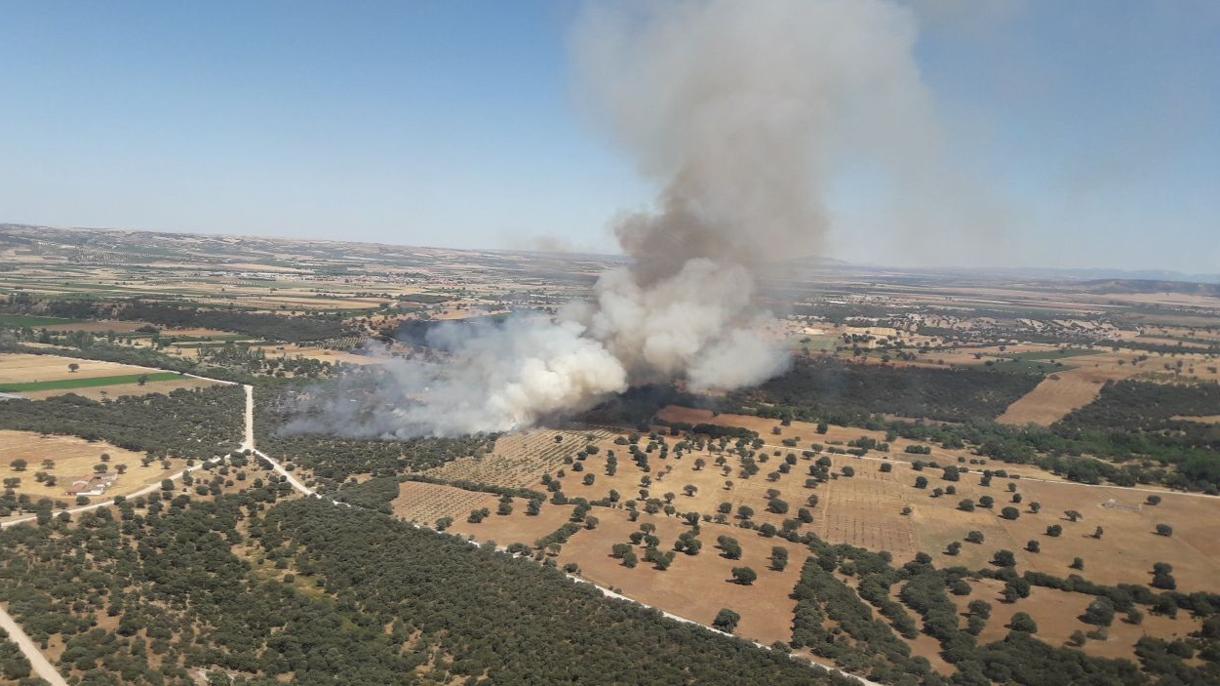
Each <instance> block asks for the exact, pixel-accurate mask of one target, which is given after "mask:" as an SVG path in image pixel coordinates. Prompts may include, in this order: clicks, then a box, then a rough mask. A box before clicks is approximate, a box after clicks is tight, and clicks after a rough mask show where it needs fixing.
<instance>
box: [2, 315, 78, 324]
mask: <svg viewBox="0 0 1220 686" xmlns="http://www.w3.org/2000/svg"><path fill="white" fill-rule="evenodd" d="M80 321H81V320H79V319H62V318H60V317H39V316H36V315H31V314H0V326H11V327H34V326H54V325H56V324H78V323H80Z"/></svg>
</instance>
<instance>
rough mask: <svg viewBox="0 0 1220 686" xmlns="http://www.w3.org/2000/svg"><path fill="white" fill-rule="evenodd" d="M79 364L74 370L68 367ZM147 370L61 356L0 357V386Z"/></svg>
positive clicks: (11, 354) (8, 354) (143, 372)
mask: <svg viewBox="0 0 1220 686" xmlns="http://www.w3.org/2000/svg"><path fill="white" fill-rule="evenodd" d="M72 364H75V365H78V368H77V370H76V371H72V370H71V369H69V367H68V365H72ZM148 371H149V370H148V369H146V368H144V367H137V366H134V365H129V364H120V363H118V362H102V361H99V360H85V359H80V358H76V357H64V356H61V355H29V354H25V353H3V354H0V383H37V382H44V381H61V380H64V379H93V378H99V377H105V376H122V375H129V374H145V373H147V372H148Z"/></svg>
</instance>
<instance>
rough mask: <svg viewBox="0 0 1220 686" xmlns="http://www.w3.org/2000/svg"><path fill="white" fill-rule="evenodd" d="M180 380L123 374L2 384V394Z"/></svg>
mask: <svg viewBox="0 0 1220 686" xmlns="http://www.w3.org/2000/svg"><path fill="white" fill-rule="evenodd" d="M177 378H180V375H179V374H178V373H177V372H154V373H151V374H121V375H118V376H98V377H93V378H91V379H58V380H56V381H31V382H29V383H9V384H0V392H2V393H21V392H25V391H62V390H69V389H73V388H95V387H97V386H115V385H118V384H131V383H138V382H139V381H140V379H144V380H145V381H171V380H173V379H177Z"/></svg>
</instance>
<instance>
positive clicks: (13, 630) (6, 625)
mask: <svg viewBox="0 0 1220 686" xmlns="http://www.w3.org/2000/svg"><path fill="white" fill-rule="evenodd" d="M0 628H3V629H4V630H5V631H6V632H8V637H9V640H11V641H12V642H13V643H15V644H17V647H18V648H20V649H21V653H22V654H23V655H25V659H27V660H29V661H30V666H32V667H33V668H34V673H35V674H37V675H38V676H40V677H42V678H43V679H44V680H45V681H47V683H49V684H51V686H68V682H67V681H65V680H64V678H63V677H62V676H60V675H59V672H58V671H56V669H55V665H52V664H51V663H50V662H49V661H48V660H47V658H46V657H44V656H43V654H42V652H41V651H39V650H38V646H37V645H35V644H34V641H33V639H31V638H30V637H29V636H28V635H27V634H26V633H25V630H24V629H22V628H21V625H20V624H18V623H17V622H15V621H13V618H12V617H11V616H10V615H9V613H8V611H7V610H5V609H4V608H3V607H0Z"/></svg>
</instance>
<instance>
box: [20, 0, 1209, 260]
mask: <svg viewBox="0 0 1220 686" xmlns="http://www.w3.org/2000/svg"><path fill="white" fill-rule="evenodd" d="M881 4H885V5H889V4H891V3H881ZM894 9H895V10H896V12H897V14H899V15H903V16H906V17H909V19H910V24H911V26H912V27H914V33H913V35H912V36H911V40H912V43H911V45H910V48H909V49H910V51H911V58H912V60H913V64H914V65H915V67H916V68H917V74H916V78H917V83H918V84H919V85H920V86H921V87H922V88H924V89H926V93H927V96H928V98H929V101H930V103H931V106H932V110H933V111H932V113H931V115H932V116H934V121H933V124H934V126H935V129H936V131H937V132H939V133H940V135H941V136H942V137H943V139H944V140H943V144H944V145H943V150H942V151H941V152H940V153H938V154H939V155H943V159H941V161H942V163H943V164H944V166H945V169H946V170H947V171H948V175H947V176H945V178H950V177H951V178H952V179H953V185H951V186H941V185H939V184H934V185H929V186H928V187H927V188H925V189H923V190H921V191H920V192H919V196H920V199H921V200H922V201H924V202H923V204H922V205H920V206H919V207H918V208H916V209H918V210H919V211H921V212H923V211H926V213H927V216H924V217H920V218H919V219H918V220H916V219H913V218H912V216H911V215H910V213H909V212H907V211H906V209H908V208H909V204H907V203H904V202H897V203H896V202H894V201H895V198H897V197H899V196H901V195H902V194H903V193H904V192H906V193H909V191H903V190H902V189H898V190H896V189H895V188H894V180H893V179H892V178H890V177H888V176H886V175H885V173H882V172H884V171H885V170H881V172H879V170H878V168H877V167H876V166H874V165H872V164H871V160H870V159H868V158H867V156H866V155H865V156H861V159H860V160H859V162H858V163H855V164H853V163H851V161H850V160H849V163H847V164H839V165H837V166H836V167H835V168H834V170H833V172H834V173H833V174H832V175H831V176H830V178H829V179H828V180H827V181H828V183H827V188H826V197H825V199H824V200H825V204H826V206H827V212H828V216H829V220H830V221H829V228H828V230H827V232H826V237H825V244H824V246H823V248H822V250H821V252H820V253H819V254H820V255H821V256H824V257H828V258H833V259H842V260H845V261H848V262H851V263H853V264H874V265H895V266H901V267H969V266H980V267H988V266H990V267H1000V266H1002V267H1012V268H1030V269H1036V268H1070V269H1121V270H1136V271H1159V270H1167V271H1176V272H1182V273H1209V272H1215V271H1216V267H1215V265H1217V264H1220V240H1217V234H1220V222H1218V221H1217V219H1216V217H1218V216H1220V196H1218V195H1217V194H1216V193H1215V192H1214V189H1215V187H1216V181H1217V180H1218V179H1220V131H1218V130H1217V127H1216V126H1215V124H1214V122H1215V121H1217V120H1220V117H1218V115H1220V94H1217V92H1216V91H1215V89H1214V88H1212V87H1211V83H1212V82H1214V79H1215V76H1216V74H1217V73H1220V46H1217V45H1216V44H1215V43H1214V41H1212V40H1211V39H1210V37H1211V36H1214V35H1215V32H1216V30H1217V29H1218V28H1220V6H1218V5H1215V4H1213V3H1207V2H1181V3H1172V4H1168V3H1155V4H1153V3H1136V2H1118V3H1113V2H1081V3H1073V4H1071V5H1062V4H1059V3H1050V2H1032V1H1030V2H1024V1H1021V0H992V1H989V2H978V3H964V2H953V1H952V0H918V1H912V2H905V3H897V4H895V7H894ZM580 14H581V9H580V7H579V6H577V5H573V4H568V3H560V2H533V3H525V4H517V5H512V6H502V5H498V4H478V3H474V4H467V5H449V4H446V5H397V4H388V3H387V4H377V3H374V4H372V5H369V6H368V7H366V8H365V11H363V12H361V13H359V15H357V14H355V13H350V14H349V13H346V12H344V11H342V10H341V9H337V8H335V7H333V6H329V5H326V4H315V3H293V4H277V3H265V4H260V5H256V6H245V5H238V4H225V3H221V4H215V5H208V6H175V7H168V6H160V5H152V4H144V3H117V4H111V5H107V6H104V7H103V6H96V7H91V6H81V5H76V4H71V3H45V4H38V5H14V6H12V7H11V8H10V9H9V11H8V13H7V15H8V16H7V17H6V22H5V24H4V25H3V26H0V39H2V40H0V59H2V62H0V63H3V64H4V65H5V66H4V67H3V68H0V88H3V89H4V92H5V93H6V95H7V96H8V100H9V101H10V102H11V103H17V106H10V107H8V108H5V110H4V111H3V112H0V126H3V130H4V131H5V132H6V134H7V135H5V136H3V137H0V155H2V156H3V157H4V159H5V160H6V161H7V162H8V164H6V165H4V167H3V171H0V215H3V218H4V220H5V221H12V222H14V223H23V224H32V225H48V226H65V227H66V226H79V227H113V228H118V229H127V230H147V231H167V232H174V231H177V232H189V233H203V234H230V235H258V236H266V237H289V238H309V239H329V240H357V241H365V242H381V243H392V244H399V245H419V246H436V247H451V248H468V249H509V250H512V249H525V250H531V249H535V250H536V249H540V248H541V249H563V250H572V251H581V252H594V253H603V254H616V253H618V252H619V251H618V249H617V246H616V244H615V242H614V239H613V236H612V232H611V231H610V229H609V226H610V224H611V223H612V222H613V221H614V220H616V219H617V218H618V217H621V216H622V214H623V213H624V212H629V211H634V210H638V209H640V208H645V207H649V206H651V204H652V202H653V198H654V197H655V195H656V193H657V191H658V188H657V186H656V185H655V184H654V183H652V182H650V181H649V180H647V179H645V178H641V176H640V175H639V174H638V173H637V169H636V163H637V162H636V161H634V160H633V159H632V158H631V157H630V156H629V155H627V154H624V151H623V150H621V149H620V148H619V147H618V146H616V145H614V144H612V142H611V140H610V137H609V136H607V135H606V133H605V131H604V130H600V129H599V128H598V127H597V126H595V125H593V124H592V123H591V122H590V121H589V119H590V118H589V116H588V113H587V112H586V111H585V110H586V109H587V108H586V107H585V105H584V103H583V102H582V97H581V96H579V95H577V94H576V91H578V90H579V88H578V87H577V86H578V84H576V83H575V81H576V79H575V75H574V74H573V70H572V67H571V51H572V50H571V48H572V41H573V26H574V25H575V24H576V23H578V19H579V15H580ZM878 145H881V146H884V143H879V144H878ZM885 154H891V155H895V156H899V157H901V156H902V155H903V154H904V153H903V152H902V151H886V153H885ZM903 163H904V164H907V165H910V164H912V162H911V161H910V160H909V159H907V160H903ZM959 182H960V183H959ZM929 189H930V190H932V191H935V192H936V193H933V194H929V193H928V192H927V191H928V190H929ZM907 200H909V198H908V199H907ZM959 209H960V210H961V211H960V212H956V211H957V210H959ZM946 210H949V212H948V214H950V215H954V216H952V217H950V218H949V219H948V220H946V221H945V226H942V225H940V222H941V219H942V218H943V215H945V212H946ZM915 221H918V222H920V223H921V224H923V225H926V227H933V228H934V229H935V232H933V233H930V234H929V233H925V232H924V231H925V230H926V227H924V228H921V231H919V232H909V231H907V230H906V227H905V226H904V224H906V223H907V222H915ZM953 221H956V222H957V223H958V224H959V225H958V226H954V227H948V226H947V224H949V223H952V222H953ZM912 234H914V235H917V236H919V239H918V240H912V239H911V238H910V236H911V235H912Z"/></svg>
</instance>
